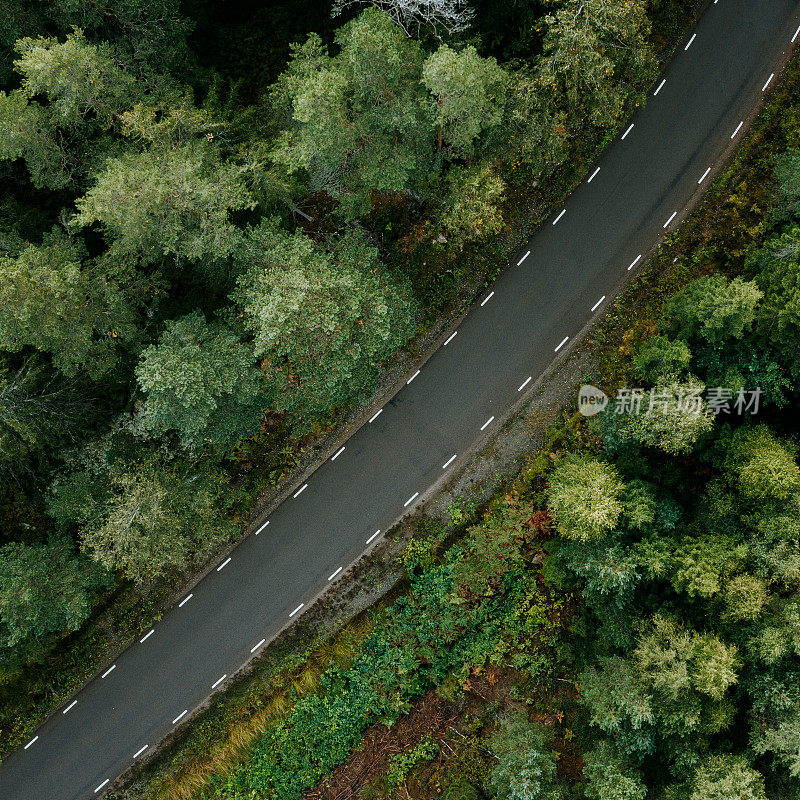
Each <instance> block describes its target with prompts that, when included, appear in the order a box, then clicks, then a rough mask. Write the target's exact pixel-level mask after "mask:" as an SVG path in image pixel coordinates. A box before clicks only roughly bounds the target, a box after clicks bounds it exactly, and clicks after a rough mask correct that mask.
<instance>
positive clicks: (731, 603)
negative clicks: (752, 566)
mask: <svg viewBox="0 0 800 800" xmlns="http://www.w3.org/2000/svg"><path fill="white" fill-rule="evenodd" d="M724 599H725V616H726V617H727V618H729V619H732V620H733V621H734V622H746V621H754V620H757V619H759V618H760V617H761V615H762V614H763V612H764V608H765V607H766V605H767V603H769V590H768V589H767V584H766V582H765V581H764V580H763V579H762V578H759V577H758V576H756V575H750V574H747V573H745V574H744V575H737V576H736V577H734V578H732V579H731V580H730V582H729V583H728V585H727V586H726V587H725V593H724Z"/></svg>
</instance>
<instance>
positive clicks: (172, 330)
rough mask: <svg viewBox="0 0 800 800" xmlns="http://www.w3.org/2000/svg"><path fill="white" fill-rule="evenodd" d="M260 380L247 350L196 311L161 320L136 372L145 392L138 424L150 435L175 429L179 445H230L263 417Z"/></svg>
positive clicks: (228, 332)
mask: <svg viewBox="0 0 800 800" xmlns="http://www.w3.org/2000/svg"><path fill="white" fill-rule="evenodd" d="M260 377H261V376H260V374H259V371H258V369H257V368H256V364H255V357H254V355H253V351H252V348H250V347H248V346H247V345H244V344H242V343H241V342H240V341H239V339H238V338H237V337H236V336H235V334H234V333H233V332H232V331H230V330H229V329H228V328H226V327H225V326H224V325H219V324H207V323H206V321H205V317H204V316H203V315H202V313H200V312H199V311H196V312H194V313H192V314H189V315H188V316H185V317H181V318H180V319H178V320H172V321H170V322H167V325H166V330H165V331H164V333H162V335H161V337H160V338H159V341H158V345H151V346H150V347H148V348H147V349H146V350H144V351H143V352H142V354H141V356H140V359H139V365H138V366H137V368H136V378H137V380H138V381H139V385H140V386H141V387H142V389H143V390H144V391H145V393H146V394H147V402H146V404H145V415H144V419H143V424H144V425H145V427H146V428H148V429H149V430H150V431H152V432H153V433H155V434H162V433H165V432H166V431H169V430H176V431H177V432H178V435H179V436H180V438H181V441H182V442H183V444H185V445H191V444H197V443H199V442H200V441H205V442H213V443H215V444H222V445H228V446H230V445H234V444H236V443H237V442H238V441H240V440H241V439H243V438H246V437H247V436H249V435H250V434H251V433H252V432H253V431H255V430H257V429H258V425H259V422H260V420H261V418H262V416H263V408H262V400H261V390H260Z"/></svg>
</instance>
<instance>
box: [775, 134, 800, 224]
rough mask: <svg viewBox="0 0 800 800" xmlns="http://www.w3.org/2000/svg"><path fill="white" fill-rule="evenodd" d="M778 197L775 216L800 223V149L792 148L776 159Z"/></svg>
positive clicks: (782, 219) (781, 219)
mask: <svg viewBox="0 0 800 800" xmlns="http://www.w3.org/2000/svg"><path fill="white" fill-rule="evenodd" d="M775 178H776V179H777V181H778V187H779V191H778V196H777V198H776V199H775V205H774V207H773V214H774V215H775V216H776V217H777V218H778V219H779V220H780V221H788V220H795V221H796V222H800V149H798V148H796V147H790V148H789V149H788V150H786V152H784V153H781V154H780V155H779V156H778V158H776V159H775Z"/></svg>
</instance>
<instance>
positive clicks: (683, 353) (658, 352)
mask: <svg viewBox="0 0 800 800" xmlns="http://www.w3.org/2000/svg"><path fill="white" fill-rule="evenodd" d="M691 360H692V352H691V350H689V348H688V347H687V345H686V343H685V342H682V341H681V340H680V339H678V340H677V341H672V340H670V339H668V338H667V337H666V336H653V337H651V338H650V339H648V340H647V341H646V342H645V343H644V345H643V346H642V347H641V348H640V349H639V350H638V351H637V352H636V355H634V357H633V364H634V366H635V367H636V369H637V370H638V371H639V372H640V373H641V375H642V377H643V378H644V379H645V380H646V381H648V382H649V383H651V384H652V385H654V386H655V385H660V384H661V383H663V382H664V381H674V380H680V379H682V378H683V377H685V375H686V372H687V370H688V369H689V362H690V361H691Z"/></svg>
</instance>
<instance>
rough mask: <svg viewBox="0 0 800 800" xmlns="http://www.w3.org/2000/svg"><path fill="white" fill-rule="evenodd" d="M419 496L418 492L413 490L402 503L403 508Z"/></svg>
mask: <svg viewBox="0 0 800 800" xmlns="http://www.w3.org/2000/svg"><path fill="white" fill-rule="evenodd" d="M418 497H419V492H414V494H412V495H411V497H409V498H408V500H406V501H405V503H403V508H407V507H408V506H409V505H410V504H411V503H413V502H414V501H415V500H416V499H417V498H418Z"/></svg>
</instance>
